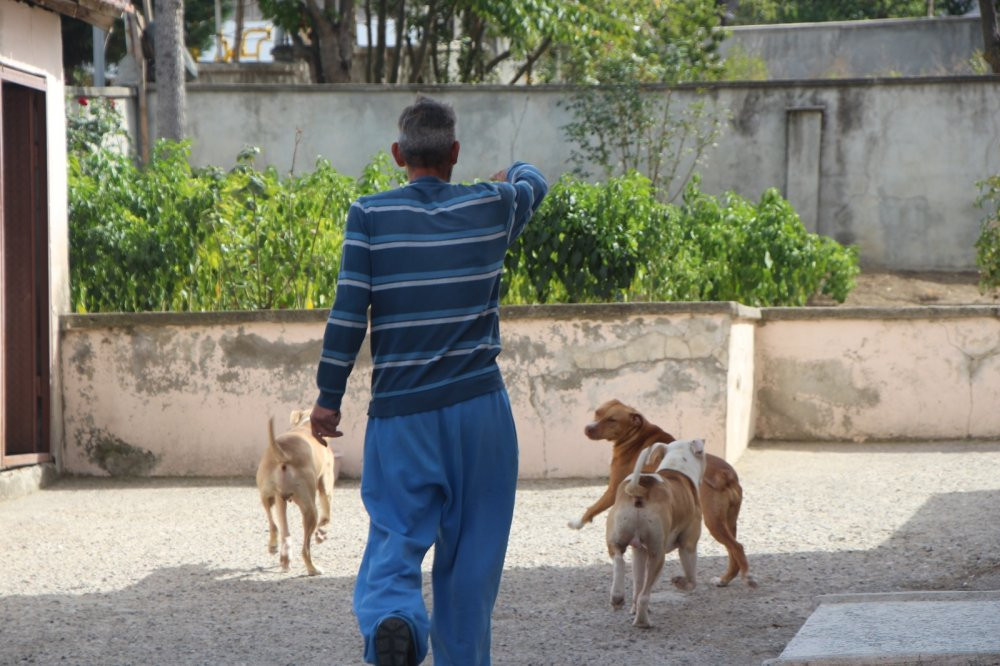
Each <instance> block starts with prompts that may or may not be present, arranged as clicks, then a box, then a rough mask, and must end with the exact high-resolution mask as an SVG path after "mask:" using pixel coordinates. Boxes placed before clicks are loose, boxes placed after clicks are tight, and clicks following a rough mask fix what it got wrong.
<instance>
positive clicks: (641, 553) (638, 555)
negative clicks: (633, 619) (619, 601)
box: [630, 543, 649, 615]
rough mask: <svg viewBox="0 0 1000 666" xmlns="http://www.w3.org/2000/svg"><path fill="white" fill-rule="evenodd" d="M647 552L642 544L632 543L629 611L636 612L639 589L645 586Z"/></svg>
mask: <svg viewBox="0 0 1000 666" xmlns="http://www.w3.org/2000/svg"><path fill="white" fill-rule="evenodd" d="M648 558H649V553H648V552H647V551H646V548H645V547H644V546H640V545H637V543H633V544H632V608H631V609H630V612H631V613H632V614H633V615H635V614H636V613H637V612H638V604H639V591H640V590H642V588H643V587H645V586H646V566H647V560H648Z"/></svg>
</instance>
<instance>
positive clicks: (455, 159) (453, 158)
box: [451, 141, 461, 164]
mask: <svg viewBox="0 0 1000 666" xmlns="http://www.w3.org/2000/svg"><path fill="white" fill-rule="evenodd" d="M459 148H461V146H460V145H459V144H458V141H456V142H455V143H453V144H451V163H452V164H458V151H459Z"/></svg>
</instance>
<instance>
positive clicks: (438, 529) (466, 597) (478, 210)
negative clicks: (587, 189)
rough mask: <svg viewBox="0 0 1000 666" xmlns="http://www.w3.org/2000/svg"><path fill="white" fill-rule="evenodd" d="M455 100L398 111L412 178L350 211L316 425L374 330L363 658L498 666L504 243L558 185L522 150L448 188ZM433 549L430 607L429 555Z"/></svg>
mask: <svg viewBox="0 0 1000 666" xmlns="http://www.w3.org/2000/svg"><path fill="white" fill-rule="evenodd" d="M458 153H459V143H458V141H456V140H455V113H454V111H453V110H452V108H451V107H450V106H448V105H446V104H443V103H440V102H437V101H434V100H432V99H429V98H426V97H420V98H418V99H417V100H416V102H415V103H414V104H413V105H411V106H409V107H407V108H406V109H404V110H403V113H402V115H401V116H400V117H399V139H398V141H397V142H396V143H393V144H392V155H393V157H394V158H395V160H396V162H397V163H398V164H399V165H400V166H403V167H405V168H406V171H407V176H408V179H409V183H408V184H407V185H405V186H404V187H401V188H398V189H395V190H392V191H389V192H383V193H380V194H375V195H372V196H367V197H361V198H360V199H358V200H357V201H356V202H355V203H354V204H353V205H352V206H351V209H350V211H349V213H348V216H347V229H346V233H345V235H344V245H343V250H342V259H341V264H340V274H339V277H338V281H337V296H336V300H335V302H334V305H333V308H332V310H331V311H330V318H329V320H328V321H327V325H326V332H325V334H324V337H323V352H322V356H321V359H320V363H319V369H318V371H317V384H318V387H319V398H318V399H317V401H316V405H315V407H314V408H313V413H312V424H313V433H314V434H315V435H316V436H317V437H322V436H331V437H335V436H339V435H340V434H341V433H340V432H339V431H338V430H337V427H338V425H339V423H340V403H341V399H342V397H343V394H344V388H345V386H346V383H347V377H348V375H349V374H350V372H351V369H352V368H353V366H354V361H355V358H356V356H357V353H358V350H359V349H360V347H361V343H362V342H363V340H364V337H365V333H366V331H368V330H370V345H371V353H372V364H373V365H372V367H373V369H372V378H371V401H370V403H369V407H368V417H369V418H368V425H367V429H366V432H365V444H364V462H363V467H362V473H361V497H362V500H363V501H364V505H365V509H366V510H367V511H368V515H369V518H370V527H369V532H368V543H367V546H366V548H365V552H364V556H363V559H362V562H361V568H360V571H359V572H358V578H357V582H356V584H355V589H354V612H355V614H356V616H357V620H358V625H359V627H360V629H361V633H362V636H363V637H364V641H365V648H364V658H365V661H366V662H368V663H375V664H385V665H392V666H403V665H408V664H417V663H420V662H421V661H423V659H424V658H425V657H426V655H427V651H428V642H429V643H430V644H431V645H432V646H433V649H434V663H435V664H436V666H448V665H449V664H452V665H455V666H476V665H483V666H486V665H488V664H489V663H490V637H491V615H492V612H493V606H494V603H495V602H496V598H497V593H498V590H499V586H500V576H501V572H502V570H503V561H504V556H505V554H506V550H507V540H508V537H509V535H510V524H511V518H512V516H513V511H514V490H515V487H516V484H517V435H516V433H515V430H514V419H513V416H512V414H511V409H510V401H509V399H508V397H507V391H506V389H505V388H504V382H503V378H502V377H501V375H500V369H499V367H498V366H497V363H496V358H497V355H498V354H499V353H500V328H499V292H500V273H501V271H502V269H503V260H504V255H505V254H506V252H507V249H508V248H509V247H510V245H511V243H513V242H514V240H515V239H516V238H517V237H518V235H519V234H520V233H521V231H522V230H523V229H524V225H525V224H526V223H527V222H528V220H529V219H530V218H531V216H532V214H533V213H534V212H535V211H536V210H537V209H538V206H539V205H540V204H541V202H542V199H543V198H544V196H545V194H546V192H547V191H548V186H547V184H546V182H545V178H544V177H543V176H542V174H541V173H540V172H539V171H538V170H537V169H536V168H535V167H533V166H531V165H530V164H526V163H523V162H515V163H514V164H513V165H512V166H510V167H509V168H508V169H506V170H504V171H501V172H498V173H496V174H494V175H493V179H492V181H491V182H484V183H477V184H475V185H453V184H451V183H450V182H449V181H450V179H451V174H452V168H453V166H454V165H455V163H456V162H457V160H458ZM432 545H433V546H434V563H433V570H432V584H433V595H434V604H433V606H434V608H433V613H432V615H431V616H428V613H427V609H426V607H425V605H424V602H423V598H422V596H421V572H420V565H421V562H422V560H423V558H424V555H425V554H426V552H427V550H428V549H429V548H430V547H431V546H432Z"/></svg>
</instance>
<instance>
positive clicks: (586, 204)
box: [504, 172, 858, 306]
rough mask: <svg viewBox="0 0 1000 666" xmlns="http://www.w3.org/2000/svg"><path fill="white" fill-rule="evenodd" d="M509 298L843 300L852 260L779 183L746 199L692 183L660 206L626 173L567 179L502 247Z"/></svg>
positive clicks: (647, 186) (646, 185)
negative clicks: (813, 227) (806, 220)
mask: <svg viewBox="0 0 1000 666" xmlns="http://www.w3.org/2000/svg"><path fill="white" fill-rule="evenodd" d="M506 268H507V274H506V279H505V287H506V289H505V292H504V293H505V296H504V298H505V301H506V302H509V303H532V302H540V303H545V302H597V301H609V300H617V301H639V300H641V301H690V300H706V301H710V300H733V301H739V302H741V303H745V304H748V305H759V306H764V305H805V304H806V303H807V302H808V300H809V298H810V297H812V296H815V295H818V294H825V295H828V296H830V297H831V298H833V299H835V300H837V301H839V302H843V301H844V300H845V299H846V298H847V295H848V293H849V292H850V290H851V289H853V287H854V278H855V276H856V275H857V274H858V256H857V251H856V249H855V248H853V247H848V248H845V247H843V246H841V245H839V244H838V243H836V242H835V241H833V240H832V239H830V238H827V237H824V236H819V235H817V234H812V233H809V232H808V231H806V229H805V227H803V226H802V223H801V221H800V220H799V218H798V215H797V214H796V213H795V211H794V210H793V209H792V207H791V206H790V205H789V204H788V202H787V201H785V200H784V199H783V198H782V197H781V196H780V195H779V194H778V193H777V191H776V190H773V189H770V190H767V191H766V192H765V193H764V194H763V196H762V197H761V200H760V202H759V203H757V204H754V203H752V202H750V201H748V200H746V199H744V198H742V197H740V196H738V195H735V194H727V195H725V196H723V197H713V196H710V195H707V194H704V193H703V192H701V191H700V190H699V189H698V183H697V179H695V180H694V181H693V182H692V183H691V184H690V185H689V186H688V187H687V188H686V190H685V192H684V199H683V203H682V204H681V205H677V206H675V205H672V204H665V203H662V202H661V201H659V200H658V199H657V196H656V193H655V188H653V187H652V184H651V182H650V181H649V179H647V178H645V177H644V176H642V175H641V174H638V173H635V172H631V173H629V174H626V175H625V176H622V177H619V178H612V179H610V180H609V181H608V182H607V183H605V184H598V185H594V184H589V183H586V182H583V181H580V180H577V179H574V178H571V177H564V178H563V179H561V180H560V181H559V182H558V183H556V184H554V185H553V187H552V189H551V191H550V193H549V196H548V197H547V198H546V200H545V202H544V203H543V204H542V207H541V208H540V209H539V211H538V213H537V214H536V217H535V219H533V220H532V222H531V224H530V225H528V227H527V229H526V230H525V232H524V234H523V235H522V236H521V238H520V239H519V240H518V242H517V243H516V244H515V246H514V247H513V248H512V250H511V252H510V254H509V255H508V259H507V263H506Z"/></svg>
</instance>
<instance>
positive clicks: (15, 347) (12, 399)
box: [0, 67, 51, 468]
mask: <svg viewBox="0 0 1000 666" xmlns="http://www.w3.org/2000/svg"><path fill="white" fill-rule="evenodd" d="M45 118H46V113H45V80H44V79H42V78H39V77H33V76H30V75H26V74H23V73H20V72H17V71H14V70H10V69H9V68H4V67H0V319H2V328H0V343H2V349H0V375H2V384H0V402H2V411H0V444H2V446H0V468H7V467H16V466H19V465H30V464H35V463H39V462H45V461H48V460H51V455H50V447H49V411H50V397H49V396H50V391H49V261H48V247H49V243H48V228H49V221H48V172H47V161H46V155H47V151H46V124H45Z"/></svg>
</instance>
